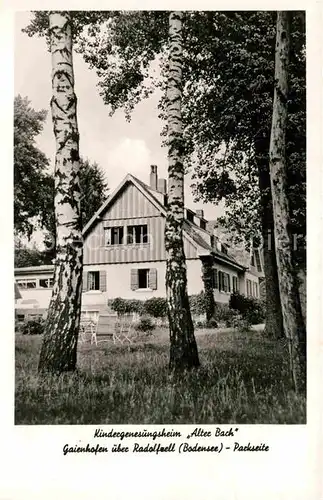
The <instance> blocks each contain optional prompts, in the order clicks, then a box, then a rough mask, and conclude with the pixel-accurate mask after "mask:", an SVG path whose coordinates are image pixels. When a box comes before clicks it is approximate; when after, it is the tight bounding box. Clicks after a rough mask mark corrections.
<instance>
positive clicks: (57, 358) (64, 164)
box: [38, 12, 83, 373]
mask: <svg viewBox="0 0 323 500" xmlns="http://www.w3.org/2000/svg"><path fill="white" fill-rule="evenodd" d="M49 34H50V44H51V58H52V92H53V95H52V99H51V110H52V119H53V129H54V135H55V139H56V158H55V222H56V261H55V271H54V286H53V292H52V297H51V301H50V304H49V310H48V315H47V320H46V324H45V331H44V338H43V344H42V348H41V353H40V358H39V365H38V370H39V371H40V372H45V371H47V372H52V373H62V372H64V371H69V370H74V369H75V368H76V352H77V339H78V329H79V322H80V310H81V293H82V266H83V244H82V225H81V206H80V200H81V194H80V180H79V133H78V126H77V115H76V95H75V93H74V73H73V56H72V50H73V45H72V26H71V15H70V13H68V12H52V13H50V14H49Z"/></svg>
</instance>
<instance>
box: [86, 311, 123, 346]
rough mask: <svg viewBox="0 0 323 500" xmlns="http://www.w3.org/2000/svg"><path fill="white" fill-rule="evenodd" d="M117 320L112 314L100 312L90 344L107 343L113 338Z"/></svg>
mask: <svg viewBox="0 0 323 500" xmlns="http://www.w3.org/2000/svg"><path fill="white" fill-rule="evenodd" d="M117 321H118V318H117V316H116V315H114V314H109V313H105V312H103V313H102V312H101V313H100V314H99V317H98V321H97V325H96V329H95V332H94V335H93V338H92V342H91V343H92V344H95V345H98V343H100V342H107V341H109V340H113V338H114V328H115V324H116V322H117Z"/></svg>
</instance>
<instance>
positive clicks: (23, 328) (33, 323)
mask: <svg viewBox="0 0 323 500" xmlns="http://www.w3.org/2000/svg"><path fill="white" fill-rule="evenodd" d="M44 325H45V321H44V320H43V319H42V318H39V319H29V320H27V321H24V322H23V323H22V325H20V328H19V331H20V333H22V335H42V333H43V332H44Z"/></svg>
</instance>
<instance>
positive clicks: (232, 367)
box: [15, 330, 306, 425]
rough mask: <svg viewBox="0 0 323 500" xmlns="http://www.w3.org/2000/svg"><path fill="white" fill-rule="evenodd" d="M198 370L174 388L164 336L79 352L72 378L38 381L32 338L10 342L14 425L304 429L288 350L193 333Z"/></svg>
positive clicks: (233, 336)
mask: <svg viewBox="0 0 323 500" xmlns="http://www.w3.org/2000/svg"><path fill="white" fill-rule="evenodd" d="M196 338H197V342H198V347H199V355H200V361H201V367H200V368H199V369H198V370H194V371H193V372H191V373H187V374H185V375H183V376H182V377H181V378H180V380H174V379H173V378H172V377H170V375H169V373H168V355H169V353H168V350H169V347H168V332H167V331H166V330H160V331H158V332H157V333H155V335H154V338H153V339H151V340H149V342H148V341H146V342H138V343H136V344H133V345H131V346H124V345H114V344H113V343H112V342H105V343H101V344H98V346H92V345H90V344H81V345H80V346H79V353H78V371H77V372H76V373H73V374H64V375H62V376H61V377H59V378H56V377H46V378H41V377H38V375H37V361H38V353H39V349H40V344H41V337H39V336H22V335H17V336H16V385H15V393H16V394H15V397H16V399H15V423H16V424H93V425H99V424H100V425H103V424H234V423H237V424H238V423H239V424H304V423H306V401H305V398H304V397H302V396H297V395H296V394H295V393H294V392H293V391H292V390H291V383H290V379H289V371H288V353H287V347H286V346H285V345H283V344H282V343H280V342H277V341H271V340H268V339H265V338H264V337H263V335H262V333H261V332H256V331H253V332H250V333H239V332H234V331H229V332H228V331H218V330H207V331H203V330H200V331H199V330H197V331H196Z"/></svg>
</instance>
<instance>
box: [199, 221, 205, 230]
mask: <svg viewBox="0 0 323 500" xmlns="http://www.w3.org/2000/svg"><path fill="white" fill-rule="evenodd" d="M200 228H201V229H206V222H205V221H204V220H200Z"/></svg>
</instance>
